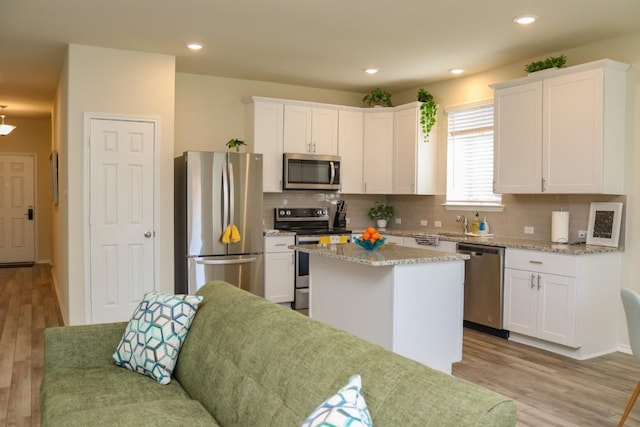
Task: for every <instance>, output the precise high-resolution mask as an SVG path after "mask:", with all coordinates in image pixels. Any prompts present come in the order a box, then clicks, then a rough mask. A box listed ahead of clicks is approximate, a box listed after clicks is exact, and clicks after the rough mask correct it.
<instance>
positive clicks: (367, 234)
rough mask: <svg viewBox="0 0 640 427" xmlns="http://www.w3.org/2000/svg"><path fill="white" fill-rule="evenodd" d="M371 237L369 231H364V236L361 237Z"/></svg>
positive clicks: (365, 238)
mask: <svg viewBox="0 0 640 427" xmlns="http://www.w3.org/2000/svg"><path fill="white" fill-rule="evenodd" d="M370 237H371V233H369V232H368V231H365V232H364V233H362V237H360V239H361V240H362V239H364V240H367V239H369V238H370Z"/></svg>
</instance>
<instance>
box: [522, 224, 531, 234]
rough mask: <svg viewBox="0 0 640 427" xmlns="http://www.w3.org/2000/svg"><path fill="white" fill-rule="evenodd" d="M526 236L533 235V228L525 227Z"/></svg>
mask: <svg viewBox="0 0 640 427" xmlns="http://www.w3.org/2000/svg"><path fill="white" fill-rule="evenodd" d="M524 234H533V227H532V226H530V225H527V226H525V227H524Z"/></svg>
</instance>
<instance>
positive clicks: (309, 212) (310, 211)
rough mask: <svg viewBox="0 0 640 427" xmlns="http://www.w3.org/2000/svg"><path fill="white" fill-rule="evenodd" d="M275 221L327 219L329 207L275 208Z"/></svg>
mask: <svg viewBox="0 0 640 427" xmlns="http://www.w3.org/2000/svg"><path fill="white" fill-rule="evenodd" d="M275 212H276V221H277V220H280V219H283V220H288V221H291V220H300V221H308V220H329V208H275Z"/></svg>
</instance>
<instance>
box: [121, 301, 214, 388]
mask: <svg viewBox="0 0 640 427" xmlns="http://www.w3.org/2000/svg"><path fill="white" fill-rule="evenodd" d="M200 302H202V297H201V296H195V295H168V294H162V293H159V292H148V293H146V294H145V296H144V299H143V300H142V302H141V303H140V304H139V305H138V307H137V308H136V309H135V311H134V312H133V316H132V317H131V320H130V321H129V324H128V325H127V328H126V329H125V331H124V334H123V335H122V339H121V340H120V344H118V348H117V349H116V351H115V353H113V359H114V360H115V361H116V363H117V364H118V365H120V366H122V367H124V368H127V369H131V370H132V371H134V372H139V373H141V374H144V375H148V376H150V377H152V378H155V379H156V380H157V381H158V382H159V383H160V384H169V383H170V382H171V374H172V373H173V368H174V367H175V366H176V361H177V360H178V353H179V352H180V347H182V343H183V342H184V340H185V338H186V336H187V333H188V332H189V327H190V326H191V322H192V321H193V317H194V316H195V314H196V311H197V310H198V304H200Z"/></svg>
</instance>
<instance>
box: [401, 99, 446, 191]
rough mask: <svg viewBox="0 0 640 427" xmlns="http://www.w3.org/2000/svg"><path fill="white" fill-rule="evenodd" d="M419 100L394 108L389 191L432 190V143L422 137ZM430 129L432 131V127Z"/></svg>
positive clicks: (434, 168)
mask: <svg viewBox="0 0 640 427" xmlns="http://www.w3.org/2000/svg"><path fill="white" fill-rule="evenodd" d="M420 104H421V103H420V102H414V103H411V104H405V105H401V106H399V107H396V109H395V114H394V139H393V170H394V172H393V194H435V190H436V189H435V186H436V149H435V147H436V144H435V141H431V140H430V141H429V142H426V141H425V139H424V134H423V132H422V126H421V125H420ZM431 133H432V135H433V134H435V131H434V129H432V130H431ZM432 139H433V138H432Z"/></svg>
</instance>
